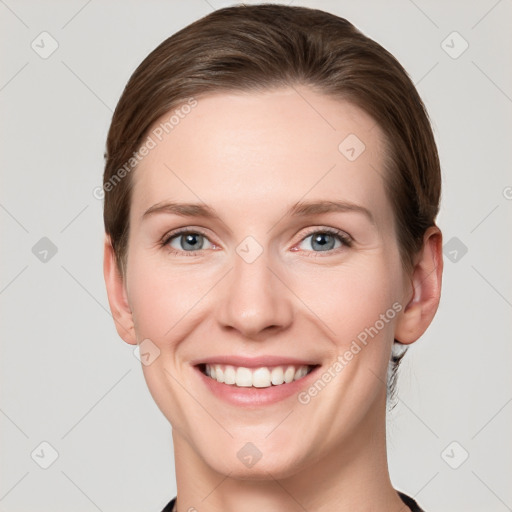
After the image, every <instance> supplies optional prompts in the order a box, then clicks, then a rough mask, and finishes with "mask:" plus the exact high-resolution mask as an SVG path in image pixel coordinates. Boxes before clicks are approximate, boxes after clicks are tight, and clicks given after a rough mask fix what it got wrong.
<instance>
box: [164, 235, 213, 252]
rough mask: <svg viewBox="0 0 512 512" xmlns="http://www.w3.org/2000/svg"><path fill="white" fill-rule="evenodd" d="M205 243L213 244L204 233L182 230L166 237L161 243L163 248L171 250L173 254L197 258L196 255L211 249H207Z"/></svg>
mask: <svg viewBox="0 0 512 512" xmlns="http://www.w3.org/2000/svg"><path fill="white" fill-rule="evenodd" d="M205 241H207V243H208V244H210V245H211V242H210V241H209V240H208V238H207V237H206V235H204V234H203V233H200V232H197V231H190V230H185V229H182V230H181V231H174V232H172V233H170V234H168V235H166V236H165V237H164V239H163V240H162V242H161V243H162V246H165V247H167V248H169V250H170V252H171V253H172V254H182V255H184V256H196V254H194V253H196V252H199V251H201V250H202V249H210V248H211V247H208V246H206V247H205Z"/></svg>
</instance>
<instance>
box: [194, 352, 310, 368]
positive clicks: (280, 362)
mask: <svg viewBox="0 0 512 512" xmlns="http://www.w3.org/2000/svg"><path fill="white" fill-rule="evenodd" d="M191 364H192V365H194V366H196V365H200V364H228V365H231V366H241V367H244V368H260V367H262V366H285V365H293V366H316V365H317V364H319V363H317V362H314V361H311V360H304V359H297V358H295V357H284V356H271V355H265V356H259V357H245V356H233V355H227V356H212V357H206V358H203V359H195V360H194V361H191Z"/></svg>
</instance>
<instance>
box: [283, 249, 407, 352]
mask: <svg viewBox="0 0 512 512" xmlns="http://www.w3.org/2000/svg"><path fill="white" fill-rule="evenodd" d="M371 259H372V261H370V258H368V261H361V262H358V264H354V265H347V266H343V265H342V266H340V267H338V268H330V269H323V270H322V272H319V273H318V272H317V273H315V277H314V278H312V276H310V275H309V276H308V278H307V279H305V278H304V275H303V273H302V275H299V274H295V276H294V284H292V289H294V290H297V295H298V296H299V297H300V298H301V300H302V301H303V302H304V303H305V304H307V305H308V307H309V308H310V309H311V311H312V312H314V314H315V315H316V316H317V317H318V318H319V319H320V320H321V321H322V322H321V323H323V324H325V327H326V333H327V335H328V336H329V337H330V338H331V339H332V340H334V341H335V342H336V345H338V346H339V347H340V348H345V347H346V345H347V344H350V342H351V341H352V340H354V339H356V338H357V337H358V335H359V334H360V333H364V332H365V329H366V328H370V327H371V326H374V324H375V323H376V322H378V324H377V327H378V328H379V336H381V337H382V336H384V337H388V338H389V337H391V338H392V331H393V325H394V318H395V317H396V311H395V309H396V306H395V309H393V304H394V303H396V300H397V297H398V294H397V286H396V283H395V281H397V279H398V278H399V275H398V274H395V276H393V275H392V274H393V272H390V268H393V267H392V266H390V265H389V264H386V262H385V261H383V260H380V261H379V260H377V259H376V258H371ZM390 309H391V311H389V310H390ZM381 315H385V318H384V320H385V321H384V325H382V321H380V320H381ZM316 323H319V322H318V321H317V322H316ZM361 338H364V334H362V335H361Z"/></svg>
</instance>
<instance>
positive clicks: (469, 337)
mask: <svg viewBox="0 0 512 512" xmlns="http://www.w3.org/2000/svg"><path fill="white" fill-rule="evenodd" d="M231 3H232V2H224V1H215V0H208V1H206V0H190V1H174V2H170V1H167V2H163V1H145V2H142V1H138V2H134V1H120V0H119V1H110V0H109V1H106V0H102V1H100V0H89V1H84V0H72V1H66V2H63V1H62V2H55V1H53V2H51V1H46V2H36V1H35V0H33V1H23V0H0V38H1V44H2V46H1V47H2V54H1V60H2V66H1V70H2V72H1V75H0V109H1V114H0V115H1V119H2V123H1V128H0V129H1V141H2V150H1V152H0V159H1V165H0V169H1V179H2V187H1V190H0V221H1V236H2V244H1V248H2V264H1V276H0V307H1V322H2V323H1V330H2V339H1V342H2V347H1V357H0V365H1V367H0V368H1V370H0V375H1V388H0V393H1V395H0V398H1V403H0V406H1V407H0V433H1V437H0V439H1V466H0V476H1V477H0V512H20V511H24V512H26V511H32V512H33V511H41V512H46V511H48V512H49V511H51V512H55V511H56V510H73V511H74V512H82V511H96V510H100V511H105V512H106V511H121V510H123V511H125V512H130V511H133V512H135V511H141V510H148V511H151V510H154V511H159V510H160V509H161V507H162V506H163V505H164V504H165V503H166V502H167V501H168V500H169V499H170V498H171V497H172V496H174V494H175V491H176V487H175V476H174V463H173V454H172V441H171V436H170V425H169V424H168V422H167V420H166V419H165V418H164V417H163V415H162V414H161V413H160V411H159V410H158V408H157V407H156V405H155V404H154V402H153V400H152V398H151V396H150V394H149V391H148V390H147V387H146V383H145V381H144V379H143V375H142V370H141V363H140V362H139V361H138V360H137V359H136V357H134V354H133V347H132V346H129V345H127V344H125V343H124V342H123V341H122V340H121V339H120V338H119V337H118V336H117V333H116V331H115V329H114V323H113V321H112V318H111V316H110V313H109V310H108V302H107V297H106V292H105V287H104V281H103V275H102V241H103V231H102V228H103V225H102V202H101V201H99V200H97V199H96V198H95V197H94V196H93V190H94V188H95V187H97V186H98V185H100V184H101V175H102V170H103V169H102V167H103V152H104V147H105V138H106V133H107V130H108V126H109V122H110V119H111V115H112V110H113V108H114V107H115V105H116V102H117V100H118V98H119V96H120V94H121V92H122V89H123V87H124V85H125V83H126V81H127V80H128V78H129V76H130V75H131V73H132V72H133V70H134V69H135V67H136V66H137V65H138V63H139V62H140V61H141V60H142V59H143V58H144V57H145V56H146V55H147V54H148V53H149V52H150V51H151V50H152V49H153V48H154V47H155V46H157V44H159V43H160V42H161V41H162V40H164V39H165V38H167V37H168V36H170V35H171V34H172V33H174V32H176V31H177V30H178V29H180V28H182V27H183V26H185V25H187V24H188V23H190V22H192V21H194V20H196V19H198V18H199V17H202V16H203V15H206V14H208V13H209V12H211V11H212V9H215V8H219V7H224V6H227V5H230V4H231ZM247 3H253V2H247ZM286 3H289V2H286ZM293 4H294V5H305V6H311V7H318V8H320V9H325V10H327V11H330V12H333V13H335V14H338V15H340V16H343V17H346V18H348V19H349V20H350V21H352V22H353V23H354V24H355V25H356V26H358V27H359V28H360V29H361V30H362V31H363V32H365V33H366V34H367V35H369V36H370V37H372V38H374V39H375V40H377V41H378V42H379V43H381V44H382V45H383V46H385V47H386V48H387V49H389V50H390V51H391V52H392V53H393V54H394V55H395V56H396V57H397V58H398V59H399V60H400V61H401V62H402V64H403V65H404V67H405V68H406V69H407V70H408V72H409V73H410V75H411V77H412V79H413V81H414V82H415V83H416V84H417V86H418V89H419V92H420V94H421V95H422V97H423V98H424V101H425V103H426V105H427V108H428V110H429V112H430V115H431V118H432V122H433V126H434V130H435V134H436V138H437V140H438V144H439V150H440V155H441V160H442V166H443V173H444V176H443V186H444V189H443V198H442V210H441V213H440V216H439V218H438V221H439V225H440V227H441V228H442V230H443V232H444V236H445V243H446V244H449V245H448V246H447V247H446V248H445V249H446V250H445V255H446V257H445V272H444V282H443V295H442V300H441V305H440V310H439V312H438V314H437V316H436V318H435V320H434V322H433V324H432V326H431V327H430V329H429V330H428V331H427V333H426V334H425V335H424V336H423V338H422V339H421V340H420V341H419V342H418V343H416V344H415V345H413V346H412V347H411V349H410V351H409V353H408V355H407V356H406V358H405V360H404V365H403V368H402V371H401V376H400V379H399V402H398V405H397V406H396V408H395V410H394V411H393V412H392V413H391V414H390V415H389V419H388V424H389V425H388V429H389V430H388V442H389V458H390V472H391V478H392V481H393V484H394V485H395V487H396V488H397V489H400V490H402V491H405V492H407V493H408V494H410V495H412V496H414V497H415V498H416V499H417V500H418V502H419V503H420V505H421V506H423V507H424V508H425V509H426V511H427V512H448V511H450V512H457V511H465V512H471V511H485V512H494V511H496V512H501V511H505V510H512V487H511V486H510V479H511V473H512V472H511V467H512V441H511V439H512V438H511V436H510V435H509V434H510V430H511V429H510V427H511V423H512V404H511V401H512V386H511V380H512V377H511V372H510V362H511V355H512V343H510V341H511V340H510V330H511V329H510V328H511V317H512V315H511V308H512V286H511V281H512V271H511V266H510V255H511V252H512V251H511V247H510V246H511V243H510V240H511V237H510V233H511V232H512V231H511V227H512V215H511V210H512V200H511V199H512V188H511V187H512V175H511V173H510V164H511V155H510V146H511V140H512V122H511V120H512V116H511V114H512V69H511V66H510V63H511V62H512V40H511V39H512V36H511V33H512V30H511V20H512V2H511V1H510V0H501V1H496V0H481V1H474V2H463V1H457V2H455V1H454V2H445V1H430V2H427V1H425V0H415V1H412V0H400V1H391V2H389V1H388V2H382V3H381V2H368V1H365V2H357V1H317V2H314V1H299V0H296V1H294V2H293ZM43 31H46V32H48V33H49V34H51V38H53V39H54V40H55V41H57V43H58V48H57V50H56V51H55V52H54V53H53V54H52V55H50V56H48V57H47V58H46V59H44V58H42V57H41V56H40V54H41V52H43V50H44V51H48V50H49V49H51V44H52V40H51V39H49V36H39V34H40V33H41V32H43ZM454 31H457V32H458V33H459V34H460V36H461V37H459V36H457V35H453V34H452V33H453V32H454ZM42 38H46V39H44V41H43V42H41V39H42ZM461 38H463V39H461ZM32 41H35V43H34V44H35V45H36V44H38V45H39V47H37V46H36V48H37V49H38V52H39V53H38V52H36V51H35V50H34V49H33V48H32V47H31V44H32ZM443 41H445V42H444V43H443ZM464 41H467V43H468V44H469V47H468V48H467V50H466V51H464V52H463V53H461V54H460V55H459V53H460V52H461V51H462V50H463V49H464V46H465V43H464ZM43 45H44V48H42V46H43ZM450 54H451V55H450ZM454 57H457V58H454ZM43 237H47V238H48V239H49V240H50V241H51V242H52V243H53V244H54V245H55V247H56V249H57V252H56V253H55V254H52V250H51V249H52V248H51V247H49V246H48V241H47V240H43V241H40V240H41V238H43ZM452 239H453V240H452ZM37 244H38V245H37ZM45 244H46V245H45ZM34 246H35V249H33V248H34ZM464 248H467V253H465V254H464V251H465V249H464ZM45 250H47V251H48V252H47V253H45V252H44V251H45ZM452 260H453V261H452ZM507 263H508V265H507ZM506 432H508V434H506ZM42 442H47V443H49V444H50V445H51V446H52V447H53V449H54V450H56V452H58V458H57V459H56V460H55V461H54V462H53V464H51V465H50V466H49V467H48V468H47V469H43V468H42V467H41V465H45V464H49V463H50V462H52V457H51V456H52V448H49V447H48V446H47V445H42V446H41V443H42ZM454 442H455V444H452V443H454ZM466 452H467V453H468V454H469V457H468V458H467V460H464V458H465V456H466ZM31 454H32V455H31ZM455 468H456V469H455Z"/></svg>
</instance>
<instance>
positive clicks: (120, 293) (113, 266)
mask: <svg viewBox="0 0 512 512" xmlns="http://www.w3.org/2000/svg"><path fill="white" fill-rule="evenodd" d="M103 276H104V278H105V285H106V288H107V296H108V303H109V306H110V311H111V312H112V317H113V319H114V323H115V326H116V329H117V332H118V334H119V336H120V337H121V338H122V339H123V340H124V341H125V342H126V343H129V344H130V345H136V344H137V338H136V336H135V329H134V324H133V316H132V312H131V309H130V305H129V303H128V296H127V293H126V287H125V282H124V279H123V276H122V275H121V273H120V272H119V269H118V266H117V262H116V258H115V253H114V249H113V247H112V243H111V241H110V237H109V236H108V235H107V234H105V244H104V253H103Z"/></svg>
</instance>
